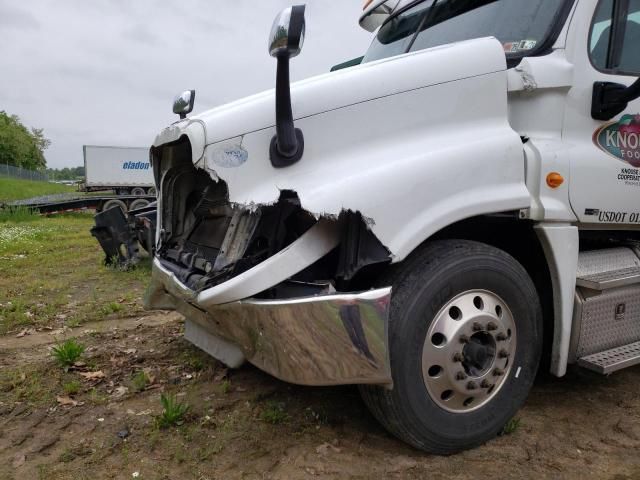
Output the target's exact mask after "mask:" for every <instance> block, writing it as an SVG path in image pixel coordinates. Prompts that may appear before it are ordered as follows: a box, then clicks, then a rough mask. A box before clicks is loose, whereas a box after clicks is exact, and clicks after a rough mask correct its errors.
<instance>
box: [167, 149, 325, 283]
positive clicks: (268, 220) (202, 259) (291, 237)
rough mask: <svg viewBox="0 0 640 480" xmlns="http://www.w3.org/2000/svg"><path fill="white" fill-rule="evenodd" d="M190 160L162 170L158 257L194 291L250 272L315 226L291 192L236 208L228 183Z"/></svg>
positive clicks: (187, 158) (172, 163) (312, 219)
mask: <svg viewBox="0 0 640 480" xmlns="http://www.w3.org/2000/svg"><path fill="white" fill-rule="evenodd" d="M183 158H184V157H183ZM188 160H190V157H189V156H187V157H186V159H185V161H183V162H175V161H174V162H171V166H170V168H168V169H166V170H165V171H164V172H162V182H161V199H162V203H161V212H160V218H161V219H162V226H161V230H160V246H159V248H158V250H157V256H158V258H159V259H160V261H161V262H162V264H163V265H164V267H165V268H167V269H169V270H170V271H171V272H173V273H174V274H175V275H176V277H177V278H178V279H179V280H180V281H181V282H182V283H184V284H185V285H187V286H188V287H189V288H191V289H192V290H196V291H198V290H202V289H205V288H211V287H213V286H215V285H217V284H219V283H222V282H224V281H226V280H228V279H229V278H232V277H234V276H236V275H239V274H240V273H242V272H244V271H246V270H248V269H250V268H252V267H253V266H255V265H257V264H258V263H260V262H262V261H264V260H266V259H267V258H269V257H270V256H272V255H274V254H276V253H278V252H279V251H281V250H282V249H283V248H285V247H286V246H287V245H289V244H290V243H292V242H293V241H295V240H296V239H297V238H299V237H300V236H301V235H302V234H304V233H305V232H306V231H307V230H308V229H309V228H311V227H312V226H313V225H314V224H315V223H316V219H315V218H314V217H313V216H311V215H309V214H308V213H306V212H304V211H303V210H302V209H301V208H300V202H299V201H298V198H297V196H296V195H295V194H292V193H290V192H282V195H281V198H280V200H279V201H278V202H277V203H276V204H274V205H270V206H263V207H258V208H248V207H246V206H241V205H233V204H231V203H230V202H229V198H228V197H229V196H228V189H227V185H226V183H225V182H224V181H222V180H218V181H215V180H213V179H212V178H211V176H210V175H209V174H208V173H207V172H205V171H204V170H200V169H196V168H195V167H194V166H193V165H192V164H191V162H190V161H188Z"/></svg>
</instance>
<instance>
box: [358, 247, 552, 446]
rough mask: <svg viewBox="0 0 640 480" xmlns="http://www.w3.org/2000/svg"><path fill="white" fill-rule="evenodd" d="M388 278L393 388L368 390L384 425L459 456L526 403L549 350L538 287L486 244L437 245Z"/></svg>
mask: <svg viewBox="0 0 640 480" xmlns="http://www.w3.org/2000/svg"><path fill="white" fill-rule="evenodd" d="M394 277H395V278H393V279H389V281H388V283H387V285H389V284H392V285H393V293H392V297H391V312H390V322H389V349H390V359H391V373H392V378H393V389H391V390H389V389H386V388H383V387H376V386H362V387H361V393H362V397H363V399H364V401H365V403H366V404H367V406H368V407H369V409H370V410H371V412H372V413H373V415H374V416H375V417H376V418H377V419H378V420H379V421H380V423H382V425H384V427H385V428H386V429H387V430H388V431H389V432H391V433H392V434H393V435H395V436H397V437H398V438H400V439H401V440H403V441H405V442H407V443H409V444H411V445H413V446H414V447H416V448H419V449H421V450H424V451H426V452H430V453H436V454H444V455H446V454H452V453H456V452H459V451H461V450H465V449H469V448H473V447H476V446H478V445H480V444H482V443H484V442H486V441H488V440H490V439H491V438H494V437H495V436H496V435H498V434H499V433H500V431H501V430H502V428H503V427H504V425H505V424H506V423H507V422H508V421H509V420H510V419H511V418H512V417H513V416H514V415H515V414H516V412H517V411H518V410H519V409H520V407H521V406H522V405H523V403H524V401H525V399H526V397H527V395H528V393H529V390H530V389H531V386H532V384H533V380H534V378H535V376H536V372H537V370H538V364H539V362H540V356H541V351H542V338H543V337H542V311H541V306H540V302H539V299H538V295H537V293H536V289H535V287H534V285H533V282H532V281H531V279H530V278H529V275H528V274H527V272H526V271H525V270H524V268H523V267H522V266H521V265H520V264H519V263H518V262H517V261H516V260H515V259H514V258H512V257H511V256H509V255H508V254H506V253H505V252H503V251H501V250H498V249H496V248H493V247H490V246H488V245H484V244H481V243H476V242H470V241H463V240H450V241H438V242H434V243H432V244H430V245H428V246H427V247H426V248H424V249H423V250H422V251H421V252H419V253H418V254H417V255H415V256H413V258H411V257H410V259H409V260H407V263H406V265H404V266H403V267H401V268H400V270H399V271H397V272H396V275H394Z"/></svg>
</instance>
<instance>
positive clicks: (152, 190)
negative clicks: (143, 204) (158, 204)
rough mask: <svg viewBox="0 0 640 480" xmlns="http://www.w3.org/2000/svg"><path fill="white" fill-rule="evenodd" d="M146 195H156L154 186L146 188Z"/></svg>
mask: <svg viewBox="0 0 640 480" xmlns="http://www.w3.org/2000/svg"><path fill="white" fill-rule="evenodd" d="M147 195H150V196H152V197H157V196H158V191H157V190H156V187H150V188H149V189H148V190H147Z"/></svg>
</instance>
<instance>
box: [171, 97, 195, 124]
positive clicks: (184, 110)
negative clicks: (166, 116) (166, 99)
mask: <svg viewBox="0 0 640 480" xmlns="http://www.w3.org/2000/svg"><path fill="white" fill-rule="evenodd" d="M195 101H196V91H195V90H187V91H185V92H182V93H181V94H180V95H178V96H177V97H176V98H175V100H174V101H173V113H175V114H176V115H180V119H181V120H182V119H185V118H187V114H188V113H191V112H192V111H193V104H194V103H195Z"/></svg>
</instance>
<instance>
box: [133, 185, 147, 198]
mask: <svg viewBox="0 0 640 480" xmlns="http://www.w3.org/2000/svg"><path fill="white" fill-rule="evenodd" d="M144 194H145V191H144V188H142V187H136V188H134V189H133V190H131V195H135V196H136V197H142V196H143V195H144Z"/></svg>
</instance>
